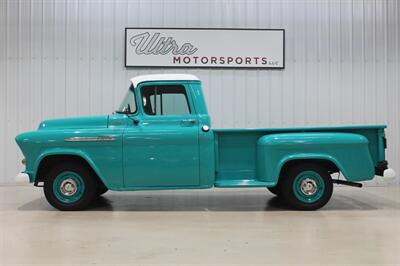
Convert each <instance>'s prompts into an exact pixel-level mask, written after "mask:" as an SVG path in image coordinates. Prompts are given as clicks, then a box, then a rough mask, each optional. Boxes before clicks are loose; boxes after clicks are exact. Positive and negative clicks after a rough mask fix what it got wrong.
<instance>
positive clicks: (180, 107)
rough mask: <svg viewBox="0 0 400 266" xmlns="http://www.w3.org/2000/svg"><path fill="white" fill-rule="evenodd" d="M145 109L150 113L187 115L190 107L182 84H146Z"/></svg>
mask: <svg viewBox="0 0 400 266" xmlns="http://www.w3.org/2000/svg"><path fill="white" fill-rule="evenodd" d="M141 94H142V104H143V110H144V112H145V113H146V114H148V115H186V114H190V107H189V103H188V98H187V95H186V91H185V87H183V86H182V85H164V86H144V87H142V88H141Z"/></svg>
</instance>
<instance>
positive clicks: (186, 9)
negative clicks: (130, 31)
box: [0, 0, 400, 184]
mask: <svg viewBox="0 0 400 266" xmlns="http://www.w3.org/2000/svg"><path fill="white" fill-rule="evenodd" d="M399 13H400V3H399V2H397V1H395V0H392V1H378V0H376V1H144V0H143V1H115V2H114V1H81V2H79V3H78V2H76V1H61V0H59V1H33V0H31V1H11V0H8V1H5V0H3V1H1V3H0V121H1V122H2V125H1V126H0V147H1V148H0V149H1V151H0V183H4V182H12V180H13V178H14V176H15V174H16V173H17V172H18V171H19V170H21V169H22V167H21V164H20V159H21V158H22V155H21V154H20V152H19V150H18V149H17V146H16V144H15V143H14V136H15V135H16V134H17V133H19V132H22V131H25V130H32V129H35V128H36V127H37V125H38V123H39V122H40V121H41V120H42V119H45V118H53V117H65V116H77V115H91V114H102V113H110V112H111V111H112V110H114V108H115V107H116V106H117V105H118V103H119V101H120V100H121V97H122V95H123V94H124V92H125V91H126V89H127V86H128V78H130V77H132V76H135V75H139V74H144V73H159V72H166V73H169V72H187V73H193V74H195V75H198V76H199V77H200V78H201V79H202V80H203V85H204V88H205V93H206V97H207V100H208V103H209V110H210V113H211V115H212V117H213V125H214V127H280V126H283V127H291V126H302V125H308V126H311V125H342V124H374V123H379V124H381V123H387V124H388V125H389V129H388V130H387V135H388V138H389V150H388V158H389V160H390V162H391V164H392V166H393V167H395V168H396V169H397V170H398V171H400V168H399V166H400V164H399V148H400V147H399V145H400V142H399V132H400V131H399V130H400V129H399V98H400V96H399V88H400V86H399V85H400V82H399V76H400V73H399V72H400V71H399V59H400V57H399V50H400V49H399V48H400V47H399V34H400V32H399V28H400V27H399ZM127 26H130V27H137V26H140V27H147V26H148V27H211V28H214V27H215V28H218V27H228V28H231V27H232V28H247V27H248V28H284V29H286V69H284V70H283V71H276V70H275V71H271V70H269V71H268V70H219V69H187V70H186V69H168V70H161V69H156V70H154V69H125V67H124V28H125V27H127ZM398 180H399V179H396V180H394V181H393V182H391V183H392V184H398V182H399V181H398ZM372 184H388V183H384V182H383V181H382V179H376V181H375V182H374V183H372Z"/></svg>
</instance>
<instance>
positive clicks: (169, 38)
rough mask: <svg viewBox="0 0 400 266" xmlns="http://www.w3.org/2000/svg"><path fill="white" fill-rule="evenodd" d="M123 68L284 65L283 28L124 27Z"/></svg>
mask: <svg viewBox="0 0 400 266" xmlns="http://www.w3.org/2000/svg"><path fill="white" fill-rule="evenodd" d="M125 66H126V67H208V68H219V67H222V68H266V69H272V68H274V69H283V68H284V67H285V31H284V30H283V29H188V28H185V29H184V28H125Z"/></svg>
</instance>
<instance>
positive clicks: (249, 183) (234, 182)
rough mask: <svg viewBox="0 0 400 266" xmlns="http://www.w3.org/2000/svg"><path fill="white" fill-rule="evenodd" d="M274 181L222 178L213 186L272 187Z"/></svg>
mask: <svg viewBox="0 0 400 266" xmlns="http://www.w3.org/2000/svg"><path fill="white" fill-rule="evenodd" d="M275 185H276V184H275V183H271V182H263V181H259V180H256V179H222V180H217V181H216V182H215V184H214V186H215V187H225V188H235V187H273V186H275Z"/></svg>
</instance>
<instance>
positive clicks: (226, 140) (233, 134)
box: [213, 125, 386, 187]
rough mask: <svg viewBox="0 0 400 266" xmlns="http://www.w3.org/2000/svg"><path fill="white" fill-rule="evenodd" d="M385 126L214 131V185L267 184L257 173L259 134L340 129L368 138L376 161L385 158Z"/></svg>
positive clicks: (333, 130) (371, 152)
mask: <svg viewBox="0 0 400 266" xmlns="http://www.w3.org/2000/svg"><path fill="white" fill-rule="evenodd" d="M384 128H386V125H360V126H334V127H305V128H257V129H253V128H246V129H214V130H213V131H214V133H215V170H216V176H215V186H219V187H238V186H249V187H251V186H268V185H270V184H267V183H265V182H260V180H259V178H258V177H257V176H256V172H257V171H256V162H257V141H258V139H259V138H260V137H262V136H265V135H269V134H277V133H300V132H341V133H354V134H360V135H362V136H364V137H366V138H367V139H368V141H369V145H368V148H369V151H370V154H371V157H372V160H373V162H374V165H376V164H377V162H378V161H381V160H384V157H385V155H384V149H380V148H379V147H383V145H380V144H382V143H380V142H383V138H382V136H383V134H384V133H383V132H384Z"/></svg>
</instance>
